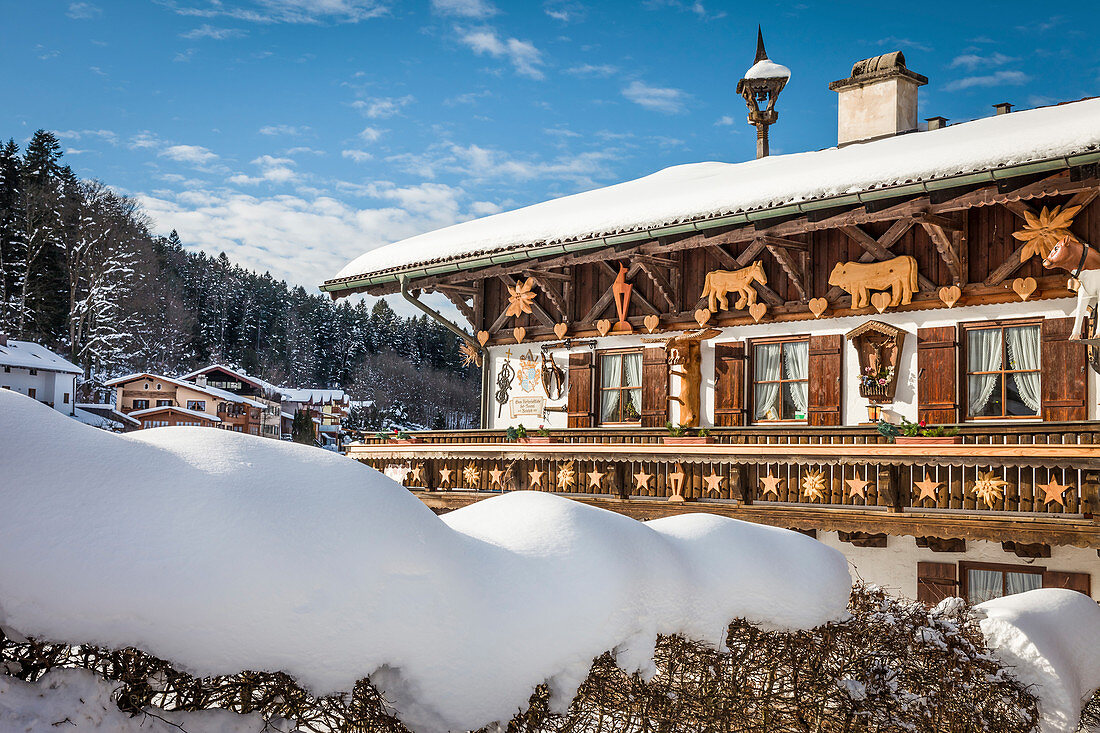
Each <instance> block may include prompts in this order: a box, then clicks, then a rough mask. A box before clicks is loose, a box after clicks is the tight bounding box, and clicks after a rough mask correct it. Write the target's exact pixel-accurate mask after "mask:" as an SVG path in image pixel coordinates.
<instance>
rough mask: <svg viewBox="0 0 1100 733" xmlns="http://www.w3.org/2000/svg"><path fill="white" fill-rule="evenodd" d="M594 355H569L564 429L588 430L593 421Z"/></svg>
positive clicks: (585, 353) (587, 353)
mask: <svg viewBox="0 0 1100 733" xmlns="http://www.w3.org/2000/svg"><path fill="white" fill-rule="evenodd" d="M594 360H595V355H594V354H593V353H592V352H591V351H584V352H581V353H579V354H570V355H569V378H568V379H569V399H568V401H567V408H566V409H568V411H569V412H568V418H567V421H566V427H570V428H590V427H593V425H594V423H595V420H594V414H593V411H592V393H593V391H594V390H595V385H594V384H593V376H594V374H595V366H594V364H593V362H594Z"/></svg>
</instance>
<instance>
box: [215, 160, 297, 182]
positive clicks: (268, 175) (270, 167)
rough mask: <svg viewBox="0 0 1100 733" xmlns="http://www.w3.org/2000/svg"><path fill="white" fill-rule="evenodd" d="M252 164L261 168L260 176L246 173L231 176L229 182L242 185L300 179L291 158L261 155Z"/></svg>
mask: <svg viewBox="0 0 1100 733" xmlns="http://www.w3.org/2000/svg"><path fill="white" fill-rule="evenodd" d="M252 165H255V166H258V167H259V169H260V175H259V176H249V175H245V174H244V173H238V174H237V175H234V176H230V177H229V182H230V183H233V184H237V185H241V186H249V185H254V184H257V183H262V182H264V181H267V182H268V183H276V184H278V183H292V182H294V181H297V180H298V173H297V172H295V171H294V170H292V169H291V166H292V165H295V163H294V161H293V160H291V159H290V158H276V157H275V156H272V155H261V156H260V157H259V158H256V159H255V160H253V161H252Z"/></svg>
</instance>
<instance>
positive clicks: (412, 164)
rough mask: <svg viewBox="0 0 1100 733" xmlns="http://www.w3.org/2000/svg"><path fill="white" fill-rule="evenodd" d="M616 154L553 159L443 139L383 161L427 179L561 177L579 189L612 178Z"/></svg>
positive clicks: (607, 152)
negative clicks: (416, 151)
mask: <svg viewBox="0 0 1100 733" xmlns="http://www.w3.org/2000/svg"><path fill="white" fill-rule="evenodd" d="M616 155H617V151H615V150H614V149H610V148H604V149H601V150H598V151H588V152H584V153H580V154H577V155H561V156H559V157H557V158H555V159H553V160H539V159H534V158H529V159H523V158H516V157H514V156H513V155H512V154H510V153H508V152H507V151H504V150H500V149H497V148H491V147H485V146H481V145H476V144H471V145H459V144H457V143H453V142H445V143H439V144H437V145H433V146H431V147H430V148H428V150H426V151H425V152H423V153H421V154H411V153H404V154H401V155H393V156H390V157H388V158H386V161H387V162H390V163H395V164H397V165H398V166H400V167H401V168H402V169H403V170H405V171H406V172H408V173H411V174H413V175H416V176H419V177H421V178H427V179H433V178H435V177H436V176H437V175H439V173H440V172H448V173H454V174H458V175H460V176H464V177H465V178H466V179H469V180H473V181H479V182H493V181H504V182H515V181H532V180H548V181H563V182H566V183H568V184H570V185H571V186H573V187H575V188H578V189H581V188H592V187H594V186H597V185H599V183H601V182H603V181H607V180H608V179H611V178H614V171H612V170H611V168H610V165H609V164H610V163H611V162H612V161H614V160H615V159H616Z"/></svg>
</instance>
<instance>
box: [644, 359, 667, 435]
mask: <svg viewBox="0 0 1100 733" xmlns="http://www.w3.org/2000/svg"><path fill="white" fill-rule="evenodd" d="M666 422H668V356H667V355H666V353H665V349H664V347H663V346H662V347H656V348H654V347H649V348H645V349H642V427H643V428H663V427H664V426H665V423H666Z"/></svg>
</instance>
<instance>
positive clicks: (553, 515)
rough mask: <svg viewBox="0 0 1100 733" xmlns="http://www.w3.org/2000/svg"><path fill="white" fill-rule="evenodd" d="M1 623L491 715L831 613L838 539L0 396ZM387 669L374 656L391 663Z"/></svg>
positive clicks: (837, 586) (447, 721)
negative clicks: (414, 491) (479, 482)
mask: <svg viewBox="0 0 1100 733" xmlns="http://www.w3.org/2000/svg"><path fill="white" fill-rule="evenodd" d="M0 435H3V436H4V446H3V448H4V449H3V451H0V477H2V480H3V489H2V491H0V624H4V625H5V626H9V627H11V628H14V629H17V630H19V631H21V632H23V633H26V634H33V635H38V636H42V637H45V638H50V639H55V640H59V641H72V642H89V643H97V644H101V645H104V646H108V647H116V648H117V647H123V646H128V645H132V646H136V647H139V648H141V649H143V650H146V651H149V652H151V653H153V654H156V655H158V656H161V657H164V658H167V659H169V660H171V661H173V662H175V663H176V664H177V665H178V666H179V667H181V668H182V669H184V670H187V671H191V672H195V673H201V674H218V673H233V672H237V671H240V670H242V669H258V670H284V671H286V672H288V673H290V674H291V675H292V676H294V677H295V678H296V679H298V680H299V681H300V682H302V683H303V684H304V685H306V686H308V687H309V688H311V689H312V690H313V691H314V692H318V693H325V692H330V691H337V690H343V689H348V688H350V687H351V685H352V683H353V682H354V681H355V680H357V679H359V678H362V677H364V676H367V675H368V674H370V675H372V681H374V682H375V684H377V685H378V686H380V687H381V688H383V689H384V690H385V691H386V694H387V698H388V699H390V700H391V701H393V702H394V704H395V706H396V708H397V709H398V711H399V712H400V714H401V716H402V719H403V720H405V721H406V722H407V723H408V724H410V725H411V726H413V727H415V728H418V729H421V730H445V729H472V728H477V727H479V726H481V725H483V724H486V723H489V722H492V721H495V720H506V719H507V718H508V717H510V716H511V715H512V714H513V713H514V712H515V711H516V710H517V709H518V708H520V707H521V706H522V705H523V704H524V703H525V701H526V700H527V698H528V696H529V694H530V693H531V690H532V689H533V687H534V686H535V685H537V684H539V683H541V682H544V681H547V680H551V681H552V686H553V687H554V688H555V692H556V693H557V696H558V697H559V699H565V700H567V699H569V698H570V697H572V695H573V692H574V691H575V688H576V685H577V684H578V683H579V682H580V681H581V680H582V679H583V677H584V676H585V674H586V672H587V671H588V669H589V666H590V664H591V662H592V659H593V657H594V656H596V655H598V654H600V653H602V652H604V651H606V650H609V649H614V650H616V652H617V654H618V658H619V662H620V664H621V665H622V666H624V667H626V668H627V669H632V668H642V669H648V668H649V667H650V666H651V664H652V662H651V654H652V650H653V644H654V640H655V637H656V635H657V634H658V633H682V634H685V635H687V636H690V637H693V638H695V639H699V640H704V641H709V642H711V643H715V644H717V643H720V642H721V640H722V638H723V636H724V633H725V630H726V626H727V623H728V622H729V621H730V620H731V619H733V618H735V617H746V618H747V619H749V620H751V621H754V622H758V623H760V624H763V625H767V626H771V627H779V628H807V627H812V626H815V625H817V624H820V623H822V622H824V621H827V620H829V619H834V618H838V617H839V616H841V615H843V614H844V608H845V603H846V601H847V598H848V593H849V589H850V578H849V575H848V570H847V565H846V563H845V561H844V558H843V557H842V556H841V555H840V554H839V553H838V552H836V551H834V550H831V549H828V548H826V547H825V546H824V545H821V544H819V543H818V542H816V541H814V540H811V539H809V538H807V537H804V536H802V535H799V534H796V533H793V532H787V531H784V530H779V529H773V528H769V527H763V526H759V525H753V524H746V523H742V522H738V521H735V520H731V519H725V518H719V517H715V516H711V515H704V514H695V515H685V516H679V517H672V518H666V519H661V520H658V521H654V522H650V523H646V524H643V523H639V522H636V521H634V520H632V519H628V518H626V517H623V516H620V515H617V514H613V513H610V512H605V511H602V510H598V509H594V508H591V507H587V506H584V505H582V504H579V503H577V502H573V501H570V500H568V499H564V498H559V497H554V496H551V495H548V494H539V493H528V492H521V493H516V494H510V495H506V496H501V497H498V498H494V499H490V500H486V501H483V502H480V503H478V504H476V505H473V506H470V507H468V508H465V509H462V510H459V511H456V512H454V513H452V514H450V515H448V516H446V517H445V518H443V519H442V520H441V519H440V518H437V517H436V516H435V515H434V514H433V513H432V512H431V511H430V510H428V509H427V508H426V507H425V506H424V505H423V504H421V503H420V501H419V500H417V499H416V498H415V497H414V496H412V495H411V494H410V493H409V492H408V491H407V490H405V489H404V488H402V487H401V486H400V485H399V484H397V483H395V482H393V481H391V480H390V479H388V478H386V477H385V476H383V475H381V474H380V473H378V472H376V471H373V470H371V469H368V468H366V467H364V466H362V465H359V464H357V463H354V462H352V461H349V460H348V459H346V458H343V457H341V456H337V455H333V454H330V453H327V452H324V451H319V450H316V449H313V448H309V447H305V446H299V445H294V444H288V443H281V442H278V441H271V440H264V439H262V438H255V437H251V436H248V435H242V434H236V433H231V432H223V431H218V430H214V429H210V428H158V429H154V430H145V431H139V432H137V433H132V434H129V435H121V436H120V435H114V434H109V433H105V432H102V431H98V430H95V429H94V428H90V427H88V426H85V425H82V424H80V423H78V422H76V421H74V420H71V419H68V418H65V417H63V416H61V415H59V414H57V413H56V412H54V411H52V410H50V409H49V408H47V407H45V406H43V405H41V404H38V403H37V402H35V401H33V400H30V399H28V398H26V397H23V396H21V395H18V394H13V393H11V392H0ZM383 667H385V669H383Z"/></svg>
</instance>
